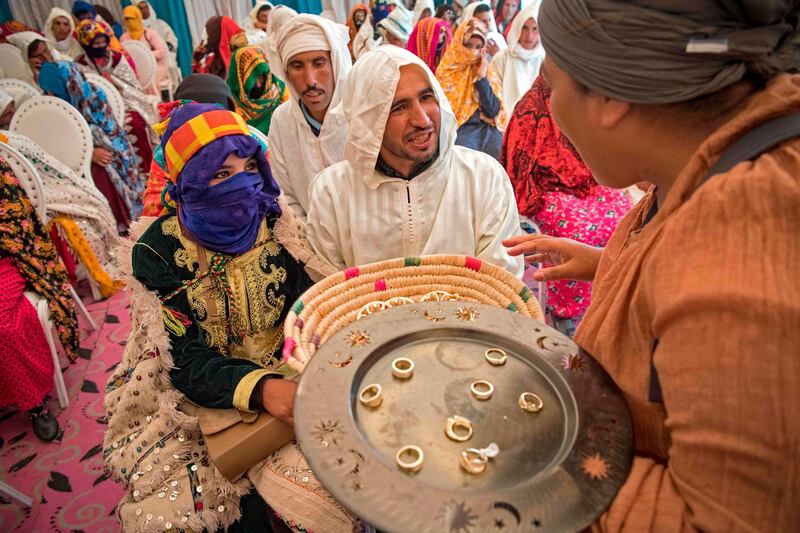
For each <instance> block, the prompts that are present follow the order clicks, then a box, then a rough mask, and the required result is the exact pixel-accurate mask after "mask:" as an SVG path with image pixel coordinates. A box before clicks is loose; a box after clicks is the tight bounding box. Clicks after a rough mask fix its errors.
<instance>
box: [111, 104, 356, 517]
mask: <svg viewBox="0 0 800 533" xmlns="http://www.w3.org/2000/svg"><path fill="white" fill-rule="evenodd" d="M212 126H213V129H212ZM162 142H163V144H164V146H165V149H164V153H165V154H166V163H167V169H168V176H169V180H170V182H171V186H170V189H169V194H170V196H171V197H172V199H173V200H174V201H175V203H176V206H177V209H176V210H172V211H170V212H169V213H168V214H166V215H164V216H162V217H161V218H159V219H157V220H155V221H154V222H152V223H150V224H149V226H148V227H146V229H143V233H142V235H141V237H140V238H139V239H138V241H137V242H136V243H135V244H134V243H131V244H132V247H133V248H132V252H131V269H132V275H133V277H134V278H135V280H132V281H131V282H130V285H131V290H132V293H133V294H134V296H133V298H132V302H134V304H133V308H132V310H131V317H132V320H133V324H132V326H133V327H132V330H131V335H130V338H129V339H128V343H127V346H126V350H125V354H124V355H123V360H122V363H121V364H120V365H119V370H118V371H117V372H115V374H114V375H113V376H112V377H111V378H110V381H109V383H110V385H109V387H108V389H107V393H106V398H105V406H106V408H107V411H108V412H109V423H108V431H107V433H106V436H105V447H106V450H107V452H108V453H107V455H106V457H105V464H106V466H107V467H108V468H109V469H110V470H111V471H112V472H113V474H114V476H115V477H116V478H117V479H125V480H126V487H127V490H128V494H127V495H126V496H125V497H124V498H123V500H122V502H121V503H120V505H119V509H118V511H119V516H120V518H121V521H122V528H123V530H125V531H142V530H147V529H148V527H151V526H152V525H153V522H154V517H155V516H159V515H161V516H164V518H165V519H164V524H159V525H160V526H161V527H167V528H171V525H175V526H176V528H180V529H185V530H193V531H203V530H208V531H215V530H218V529H220V528H221V529H226V528H231V527H233V528H234V529H233V530H235V531H254V532H258V531H284V530H286V528H287V524H290V526H291V527H290V528H289V529H291V530H306V531H351V530H352V527H353V525H354V521H353V519H352V518H351V517H350V516H349V515H348V514H347V513H345V512H344V511H343V510H342V509H341V508H340V507H339V506H338V505H337V504H335V502H333V500H332V498H330V496H328V495H327V494H326V493H325V492H324V490H323V489H322V488H321V487H320V485H319V483H318V482H316V481H315V480H314V478H313V476H311V475H310V473H308V472H309V471H308V470H307V466H305V460H304V459H303V458H302V455H300V453H299V451H298V450H297V447H296V446H295V445H292V444H287V445H286V446H284V447H283V448H281V449H280V450H278V451H277V452H275V454H273V456H272V457H271V458H269V459H267V460H266V461H261V462H259V463H257V464H256V463H255V461H254V465H255V466H253V467H252V468H251V469H250V470H249V471H248V473H247V474H246V477H245V478H244V479H242V480H240V481H238V482H236V483H231V482H229V481H227V480H226V479H225V478H223V477H222V476H221V475H220V473H219V472H218V471H217V469H216V468H214V465H213V464H212V462H211V460H210V458H209V457H208V450H207V448H206V445H205V442H204V438H203V434H202V433H201V432H200V431H199V430H198V428H197V423H198V421H197V418H196V417H195V415H193V414H191V412H190V411H188V407H189V406H187V405H186V404H188V402H183V400H184V399H186V400H191V402H193V403H195V404H197V405H200V406H203V407H206V408H210V409H215V410H216V409H220V410H222V409H231V408H237V409H239V410H242V411H247V412H257V413H258V412H265V411H266V412H268V413H270V414H272V415H274V416H276V417H277V418H279V419H281V420H284V421H286V422H287V423H292V406H293V401H294V393H295V389H296V384H295V383H294V382H293V381H291V380H289V379H283V378H288V377H290V371H289V369H288V368H286V367H285V365H283V364H282V363H281V349H282V345H283V335H282V323H283V320H284V318H285V317H286V315H287V313H288V311H289V307H290V306H291V304H292V302H294V301H295V300H296V299H297V298H298V297H299V296H300V294H302V292H303V291H304V290H306V289H307V288H308V287H309V286H310V285H311V283H312V281H311V278H310V277H309V275H308V274H307V273H306V270H307V271H308V272H312V271H314V270H315V267H318V268H323V267H322V265H323V263H322V262H321V261H320V260H319V259H318V258H316V257H315V256H314V255H313V254H311V252H310V247H309V245H308V243H307V242H305V241H304V237H303V236H300V235H294V234H293V232H294V230H293V228H296V227H297V220H296V219H295V218H294V215H293V214H292V211H291V209H290V208H289V207H288V206H287V205H286V204H285V203H284V202H283V201H281V200H279V198H278V197H279V195H280V190H279V188H278V185H277V183H276V182H275V180H274V179H273V178H272V175H271V172H270V168H269V164H268V162H267V160H266V157H265V153H264V150H263V148H262V147H261V145H260V144H259V143H258V141H256V140H255V139H254V138H253V137H251V136H250V132H249V129H248V127H247V125H246V124H245V123H244V120H243V119H242V118H241V117H239V116H238V115H236V114H235V113H232V112H230V111H227V110H224V109H221V108H220V107H219V106H216V105H209V104H196V103H189V104H186V105H184V106H182V107H180V108H177V109H176V110H175V111H174V112H173V113H172V115H171V117H170V119H169V122H168V123H167V125H166V130H165V132H164V134H163V135H162ZM141 226H142V227H144V224H142V225H141ZM136 229H138V228H136ZM134 231H135V230H134ZM301 237H302V238H301ZM304 267H305V270H304ZM327 273H328V271H327V270H326V271H325V272H321V271H317V274H318V275H322V274H327ZM151 399H152V400H151ZM182 402H183V403H182ZM134 406H135V407H134ZM131 427H135V428H137V431H136V432H133V431H132V430H131V429H130V428H131ZM158 433H161V435H162V436H163V437H160V438H159V439H157V440H158V442H157V443H154V442H152V441H151V437H150V435H155V434H158ZM129 437H131V438H129ZM142 440H144V441H145V442H147V443H148V444H144V443H143V442H142ZM153 444H156V445H157V446H158V449H157V450H156V452H157V453H158V455H156V454H154V453H153V447H152V445H153ZM156 457H160V458H161V460H163V461H165V462H164V463H163V464H158V465H157V466H158V468H152V465H153V463H154V462H155V461H156V459H155V458H156ZM167 462H168V463H169V465H168V467H167V468H164V469H162V466H165V465H167ZM276 462H277V463H282V464H287V465H289V464H291V465H292V468H299V469H303V470H302V472H303V478H302V479H301V478H299V477H297V476H295V475H293V474H292V473H291V472H290V473H288V474H287V473H285V472H284V469H278V470H273V469H272V467H271V465H273V464H276ZM147 465H150V467H148V466H147ZM165 486H166V487H167V490H166V492H167V495H168V496H169V498H165V497H164V492H165V491H164V489H163V488H162V487H165ZM254 486H255V488H253V487H254ZM278 517H280V518H278ZM167 521H169V522H170V523H166V522H167ZM284 521H285V523H284Z"/></svg>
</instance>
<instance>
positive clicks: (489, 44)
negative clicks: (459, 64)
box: [483, 39, 500, 57]
mask: <svg viewBox="0 0 800 533" xmlns="http://www.w3.org/2000/svg"><path fill="white" fill-rule="evenodd" d="M483 49H484V50H486V51H487V52H489V55H490V56H492V57H494V56H496V55H497V54H499V53H500V47H499V46H497V43H496V42H494V40H492V39H488V40H487V41H486V46H484V47H483Z"/></svg>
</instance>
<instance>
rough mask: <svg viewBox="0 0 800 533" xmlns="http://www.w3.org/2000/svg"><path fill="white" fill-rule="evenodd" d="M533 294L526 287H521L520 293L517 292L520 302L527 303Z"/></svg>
mask: <svg viewBox="0 0 800 533" xmlns="http://www.w3.org/2000/svg"><path fill="white" fill-rule="evenodd" d="M531 296H533V293H532V292H531V290H530V289H529V288H528V287H523V288H522V290H521V291H519V297H520V298H522V301H523V302H525V303H528V300H530V299H531Z"/></svg>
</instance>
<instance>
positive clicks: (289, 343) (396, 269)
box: [283, 255, 544, 372]
mask: <svg viewBox="0 0 800 533" xmlns="http://www.w3.org/2000/svg"><path fill="white" fill-rule="evenodd" d="M430 300H440V301H441V300H458V301H465V302H475V303H481V304H486V305H495V306H498V307H502V308H505V309H508V310H509V311H511V312H516V313H519V314H521V315H524V316H528V317H530V318H534V319H536V320H540V321H543V320H544V314H543V313H542V309H541V307H540V306H539V303H538V302H537V301H536V298H534V297H533V294H532V293H531V291H530V289H529V288H528V287H527V286H526V285H525V284H524V283H523V282H522V281H521V280H519V279H517V278H516V277H514V276H513V275H512V274H511V273H509V272H508V271H506V270H504V269H502V268H500V267H498V266H496V265H493V264H491V263H487V262H485V261H481V260H480V259H476V258H474V257H468V256H463V255H428V256H422V257H405V258H398V259H390V260H388V261H381V262H378V263H371V264H368V265H363V266H359V267H352V268H348V269H346V270H343V271H341V272H337V273H336V274H333V275H331V276H328V277H327V278H325V279H324V280H322V281H320V282H319V283H317V284H316V285H314V286H313V287H311V288H310V289H309V290H308V291H306V292H305V293H304V294H303V295H302V296H301V297H300V298H299V299H298V300H297V301H296V302H295V303H294V305H292V307H291V310H290V311H289V314H288V315H287V317H286V321H285V323H284V336H285V338H286V340H285V343H284V347H283V358H284V360H285V361H286V362H287V363H288V364H289V366H291V367H292V368H293V369H295V370H296V371H298V372H302V371H303V369H304V368H305V365H306V363H307V362H308V360H309V359H310V358H311V356H313V355H314V352H315V351H316V350H317V348H318V347H319V346H320V345H321V344H322V343H323V342H325V341H326V340H327V339H328V338H330V337H331V336H332V335H334V334H335V333H336V332H337V331H339V330H340V329H342V328H343V327H345V326H347V325H348V324H351V323H352V322H354V321H356V320H358V319H359V318H362V317H364V316H367V315H370V314H372V313H374V312H377V311H380V310H382V309H387V308H390V307H397V306H399V305H404V304H407V303H415V302H424V301H430Z"/></svg>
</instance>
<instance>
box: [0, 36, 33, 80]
mask: <svg viewBox="0 0 800 533" xmlns="http://www.w3.org/2000/svg"><path fill="white" fill-rule="evenodd" d="M0 69H3V76H5V77H6V78H14V79H17V80H22V81H26V82H28V83H31V82H32V81H33V79H32V77H31V69H30V68H29V67H28V65H27V63H26V62H25V60H24V59H23V58H22V54H21V53H20V51H19V49H18V48H17V47H16V46H14V45H13V44H8V43H2V44H0Z"/></svg>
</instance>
